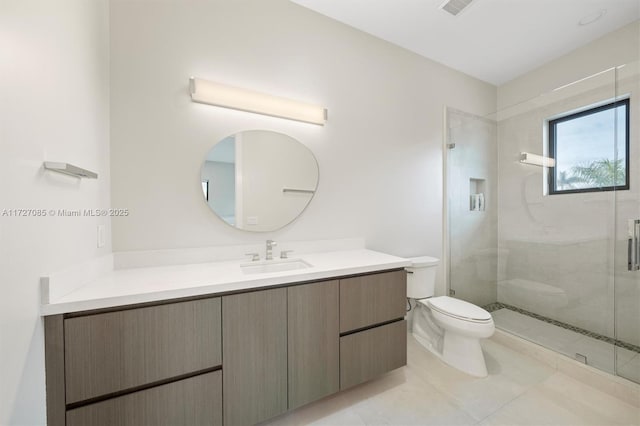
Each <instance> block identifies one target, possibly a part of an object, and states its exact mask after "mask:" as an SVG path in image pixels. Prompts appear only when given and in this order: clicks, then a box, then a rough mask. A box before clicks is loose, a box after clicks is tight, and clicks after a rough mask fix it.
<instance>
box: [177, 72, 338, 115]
mask: <svg viewBox="0 0 640 426" xmlns="http://www.w3.org/2000/svg"><path fill="white" fill-rule="evenodd" d="M189 91H190V92H191V100H193V101H194V102H200V103H203V104H209V105H215V106H220V107H224V108H232V109H237V110H240V111H248V112H255V113H258V114H264V115H270V116H273V117H280V118H287V119H289V120H296V121H302V122H304V123H311V124H319V125H324V123H325V121H326V120H327V110H326V109H325V108H324V107H322V106H319V105H313V104H308V103H305V102H298V101H294V100H291V99H286V98H281V97H278V96H272V95H267V94H265V93H260V92H255V91H253V90H247V89H241V88H239V87H232V86H227V85H224V84H219V83H214V82H211V81H207V80H202V79H199V78H194V77H191V78H190V79H189Z"/></svg>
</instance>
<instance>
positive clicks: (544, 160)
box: [520, 152, 556, 167]
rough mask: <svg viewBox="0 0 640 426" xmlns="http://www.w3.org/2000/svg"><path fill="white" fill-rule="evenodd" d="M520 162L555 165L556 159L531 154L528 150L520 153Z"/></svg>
mask: <svg viewBox="0 0 640 426" xmlns="http://www.w3.org/2000/svg"><path fill="white" fill-rule="evenodd" d="M520 162H521V163H524V164H533V165H534V166H543V167H555V165H556V160H555V159H554V158H551V157H544V156H542V155H536V154H530V153H528V152H521V153H520Z"/></svg>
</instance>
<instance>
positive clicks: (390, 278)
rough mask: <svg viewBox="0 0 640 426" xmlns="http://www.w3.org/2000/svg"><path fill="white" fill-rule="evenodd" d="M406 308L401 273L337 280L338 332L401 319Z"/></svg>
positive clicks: (404, 288)
mask: <svg viewBox="0 0 640 426" xmlns="http://www.w3.org/2000/svg"><path fill="white" fill-rule="evenodd" d="M406 305H407V274H406V272H405V271H392V272H384V273H381V274H371V275H363V276H360V277H353V278H347V279H343V280H340V333H345V332H348V331H351V330H357V329H359V328H364V327H368V326H371V325H375V324H380V323H383V322H386V321H392V320H395V319H399V318H404V316H405V314H406Z"/></svg>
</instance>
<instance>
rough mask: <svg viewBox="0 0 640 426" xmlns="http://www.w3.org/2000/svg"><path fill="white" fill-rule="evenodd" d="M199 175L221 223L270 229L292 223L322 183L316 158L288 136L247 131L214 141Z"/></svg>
mask: <svg viewBox="0 0 640 426" xmlns="http://www.w3.org/2000/svg"><path fill="white" fill-rule="evenodd" d="M200 176H201V180H202V193H203V195H204V198H205V200H206V202H207V204H208V205H209V207H210V208H211V210H213V211H214V213H215V214H217V215H218V216H219V217H220V218H221V219H222V220H223V221H225V222H226V223H228V224H229V225H231V226H233V227H235V228H238V229H244V230H246V231H258V232H268V231H275V230H276V229H280V228H282V227H283V226H285V225H287V224H288V223H291V222H292V221H293V220H294V219H295V218H297V217H298V216H299V215H300V213H302V211H303V210H304V209H305V207H307V205H308V204H309V202H310V201H311V198H313V195H314V193H315V191H316V187H317V186H318V162H317V161H316V158H315V157H314V156H313V153H312V152H311V151H310V150H309V149H308V148H307V147H306V146H304V145H302V144H301V143H300V142H298V141H297V140H295V139H293V138H292V137H290V136H287V135H284V134H282V133H277V132H271V131H268V130H249V131H244V132H240V133H236V134H235V135H232V136H228V137H226V138H224V139H223V140H221V141H220V142H218V143H217V144H215V145H214V146H213V148H211V150H210V151H209V152H208V153H207V156H206V158H205V160H204V163H203V165H202V169H201V172H200Z"/></svg>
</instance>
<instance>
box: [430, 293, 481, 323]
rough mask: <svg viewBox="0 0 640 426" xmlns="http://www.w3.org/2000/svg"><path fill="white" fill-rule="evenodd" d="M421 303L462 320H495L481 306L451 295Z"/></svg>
mask: <svg viewBox="0 0 640 426" xmlns="http://www.w3.org/2000/svg"><path fill="white" fill-rule="evenodd" d="M419 302H420V303H421V304H423V305H425V306H428V307H429V308H431V309H433V310H435V311H438V312H439V313H441V314H442V315H446V316H448V317H452V318H455V319H459V320H461V321H467V322H475V323H482V324H486V323H490V322H493V318H492V317H491V314H490V313H489V312H487V311H486V310H484V309H482V308H481V307H479V306H476V305H474V304H472V303H469V302H465V301H464V300H460V299H454V298H453V297H449V296H440V297H432V298H430V299H426V300H420V301H419Z"/></svg>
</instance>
